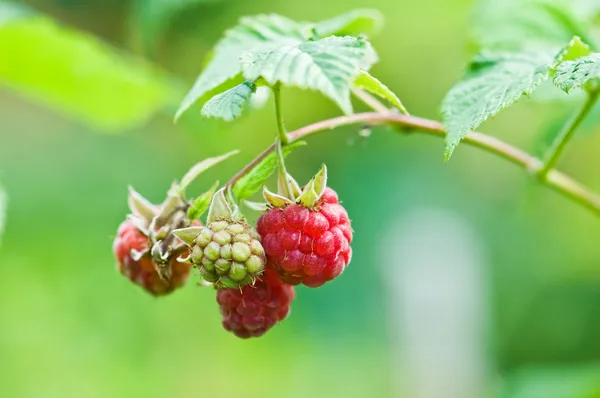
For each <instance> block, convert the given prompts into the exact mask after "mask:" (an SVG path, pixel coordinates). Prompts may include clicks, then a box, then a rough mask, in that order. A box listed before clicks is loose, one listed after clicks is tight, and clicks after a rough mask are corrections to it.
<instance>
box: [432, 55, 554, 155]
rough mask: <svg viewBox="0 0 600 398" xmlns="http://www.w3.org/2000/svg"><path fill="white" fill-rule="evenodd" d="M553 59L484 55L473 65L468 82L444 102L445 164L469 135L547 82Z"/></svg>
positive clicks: (460, 83) (451, 91)
mask: <svg viewBox="0 0 600 398" xmlns="http://www.w3.org/2000/svg"><path fill="white" fill-rule="evenodd" d="M553 60H554V56H553V55H551V54H549V53H511V52H495V53H490V52H484V53H481V54H480V55H479V56H478V57H476V58H475V60H474V61H473V62H472V64H471V65H470V69H469V71H468V73H467V76H466V79H465V80H463V81H461V82H459V83H458V84H456V85H455V86H454V87H453V88H452V89H451V90H450V92H448V94H447V95H446V97H445V98H444V101H443V103H442V114H443V117H444V126H445V128H446V130H447V132H448V135H447V136H446V152H445V158H446V161H447V160H449V159H450V156H451V155H452V152H453V151H454V148H455V147H456V146H457V145H458V143H459V142H460V140H461V139H462V138H463V137H464V136H465V135H466V134H467V133H468V132H469V131H470V130H473V129H475V128H476V127H478V126H479V125H480V124H481V123H483V122H484V121H486V120H487V119H488V118H490V117H492V116H494V115H496V114H497V113H498V112H500V111H501V110H502V109H504V108H506V107H507V106H509V105H512V104H513V103H515V102H516V101H517V100H518V99H519V98H521V97H522V96H523V95H530V94H531V93H532V92H533V91H534V90H535V89H536V88H537V87H538V86H539V85H540V83H542V82H543V81H544V80H546V79H547V78H548V74H549V70H550V67H551V66H552V64H553Z"/></svg>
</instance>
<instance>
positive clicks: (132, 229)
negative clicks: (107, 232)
mask: <svg viewBox="0 0 600 398" xmlns="http://www.w3.org/2000/svg"><path fill="white" fill-rule="evenodd" d="M150 243H151V242H150V240H149V239H148V237H147V236H145V235H144V234H143V233H142V232H141V231H140V230H139V229H138V228H137V227H136V226H135V224H134V223H133V222H132V221H131V220H125V221H124V222H123V223H121V225H120V226H119V229H118V234H117V237H116V238H115V241H114V244H113V251H114V253H115V256H116V258H117V267H118V270H119V272H120V273H121V274H123V275H124V276H125V277H127V278H128V279H129V280H130V281H132V282H133V283H135V284H137V285H139V286H141V287H142V288H143V289H144V290H146V291H147V292H148V293H150V294H152V295H153V296H162V295H165V294H168V293H171V292H172V291H173V290H175V289H176V288H178V287H181V286H183V285H184V284H185V282H186V280H187V278H188V275H189V273H190V269H191V265H190V264H186V263H181V262H179V261H177V258H172V259H171V260H170V261H169V264H168V265H170V267H171V271H172V274H171V278H170V279H169V280H168V281H167V280H165V279H162V278H161V277H160V275H159V274H158V272H157V271H156V266H155V264H154V261H153V260H152V258H151V257H150V256H149V255H143V256H142V257H141V258H139V259H137V260H136V259H134V257H133V256H132V250H135V251H137V252H139V253H144V252H145V253H148V252H149V249H150ZM184 255H185V253H184Z"/></svg>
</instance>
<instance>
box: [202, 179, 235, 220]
mask: <svg viewBox="0 0 600 398" xmlns="http://www.w3.org/2000/svg"><path fill="white" fill-rule="evenodd" d="M231 219H233V209H232V208H231V205H230V204H229V203H228V202H227V198H226V197H225V188H221V189H219V190H218V191H217V192H216V193H215V194H214V195H213V197H212V201H211V202H210V207H209V208H208V217H207V219H206V222H207V224H208V223H211V222H213V221H218V220H231Z"/></svg>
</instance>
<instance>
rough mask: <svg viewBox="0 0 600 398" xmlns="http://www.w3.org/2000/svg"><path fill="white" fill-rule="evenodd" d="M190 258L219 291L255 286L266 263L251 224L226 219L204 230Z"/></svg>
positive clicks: (195, 243) (196, 240)
mask: <svg viewBox="0 0 600 398" xmlns="http://www.w3.org/2000/svg"><path fill="white" fill-rule="evenodd" d="M190 258H191V260H192V263H194V264H195V265H196V266H197V267H198V269H199V270H200V274H201V275H202V277H203V278H204V279H205V280H207V281H208V282H212V283H214V285H215V286H216V287H217V288H219V289H220V288H240V287H242V286H244V285H247V284H249V283H253V282H254V281H255V280H256V278H257V277H259V276H260V275H261V274H262V272H263V270H264V268H265V264H266V262H267V259H266V256H265V250H264V249H263V247H262V245H261V243H260V236H259V235H258V233H257V232H256V231H255V230H254V229H253V228H252V227H251V226H250V225H248V224H246V223H245V222H243V221H242V222H238V221H230V220H223V219H221V220H219V221H214V222H212V223H209V224H208V225H207V226H206V227H203V228H202V230H201V231H200V233H199V234H198V235H197V236H196V238H195V239H194V244H193V246H192V251H191V256H190Z"/></svg>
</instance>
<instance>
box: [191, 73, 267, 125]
mask: <svg viewBox="0 0 600 398" xmlns="http://www.w3.org/2000/svg"><path fill="white" fill-rule="evenodd" d="M255 91H256V86H255V85H254V83H252V82H251V81H247V80H246V81H244V82H243V83H241V84H238V85H237V86H235V87H233V88H230V89H229V90H227V91H224V92H222V93H221V94H217V95H215V96H214V97H212V98H211V99H210V100H208V101H207V102H206V103H205V104H204V106H203V107H202V116H205V117H215V118H219V119H223V120H225V121H228V122H229V121H232V120H233V119H236V118H238V117H239V116H241V114H242V112H243V110H244V106H245V105H246V104H247V103H248V101H250V98H251V97H252V94H254V92H255Z"/></svg>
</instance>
